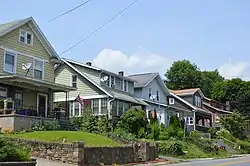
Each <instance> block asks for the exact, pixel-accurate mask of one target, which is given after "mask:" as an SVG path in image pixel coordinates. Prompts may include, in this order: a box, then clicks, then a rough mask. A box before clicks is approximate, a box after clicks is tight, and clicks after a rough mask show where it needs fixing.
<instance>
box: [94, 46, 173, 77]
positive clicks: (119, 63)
mask: <svg viewBox="0 0 250 166" xmlns="http://www.w3.org/2000/svg"><path fill="white" fill-rule="evenodd" d="M93 64H94V65H95V66H98V67H100V68H103V69H106V70H109V71H113V72H118V71H120V70H123V71H124V72H125V74H126V75H127V74H136V73H144V72H159V73H160V74H161V75H162V76H163V75H164V74H165V72H166V70H167V69H168V68H169V67H170V65H171V64H172V61H171V60H170V59H167V58H166V57H163V56H161V55H158V54H153V53H147V54H146V55H145V54H144V55H140V54H131V55H128V54H125V53H123V52H121V51H118V50H112V49H103V50H102V51H101V52H100V53H99V54H98V55H97V56H96V57H95V58H94V60H93Z"/></svg>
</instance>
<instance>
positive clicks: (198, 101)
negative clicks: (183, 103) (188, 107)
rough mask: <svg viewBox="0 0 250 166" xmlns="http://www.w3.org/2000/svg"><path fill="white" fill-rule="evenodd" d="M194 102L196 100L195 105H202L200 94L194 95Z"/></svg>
mask: <svg viewBox="0 0 250 166" xmlns="http://www.w3.org/2000/svg"><path fill="white" fill-rule="evenodd" d="M194 102H195V106H198V107H201V105H202V104H201V97H199V96H195V97H194Z"/></svg>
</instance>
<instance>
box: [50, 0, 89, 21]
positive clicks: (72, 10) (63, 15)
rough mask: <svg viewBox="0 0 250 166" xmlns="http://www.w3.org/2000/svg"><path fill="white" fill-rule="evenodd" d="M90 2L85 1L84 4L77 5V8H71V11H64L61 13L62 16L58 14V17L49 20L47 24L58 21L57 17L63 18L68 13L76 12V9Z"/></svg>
mask: <svg viewBox="0 0 250 166" xmlns="http://www.w3.org/2000/svg"><path fill="white" fill-rule="evenodd" d="M91 1H92V0H87V1H85V2H83V3H81V4H80V5H78V6H76V7H74V8H72V9H70V10H68V11H66V12H64V13H62V14H60V15H59V16H56V17H54V18H52V19H51V20H49V21H48V22H51V21H54V20H56V19H58V18H59V17H62V16H64V15H65V14H68V13H70V12H72V11H74V10H76V9H77V8H79V7H82V6H84V5H86V4H87V3H89V2H91Z"/></svg>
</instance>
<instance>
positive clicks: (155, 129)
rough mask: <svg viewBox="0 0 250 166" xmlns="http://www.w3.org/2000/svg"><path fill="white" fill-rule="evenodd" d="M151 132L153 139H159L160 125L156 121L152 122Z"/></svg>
mask: <svg viewBox="0 0 250 166" xmlns="http://www.w3.org/2000/svg"><path fill="white" fill-rule="evenodd" d="M151 134H152V137H153V139H154V140H159V137H160V127H159V124H158V122H155V123H153V124H152V128H151Z"/></svg>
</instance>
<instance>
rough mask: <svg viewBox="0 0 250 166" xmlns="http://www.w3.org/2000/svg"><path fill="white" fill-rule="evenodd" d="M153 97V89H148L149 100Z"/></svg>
mask: <svg viewBox="0 0 250 166" xmlns="http://www.w3.org/2000/svg"><path fill="white" fill-rule="evenodd" d="M151 96H152V89H151V88H149V89H148V98H149V99H150V98H151Z"/></svg>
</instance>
